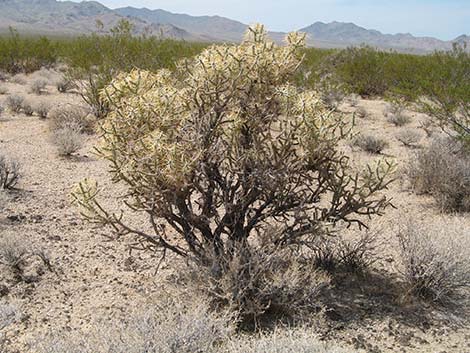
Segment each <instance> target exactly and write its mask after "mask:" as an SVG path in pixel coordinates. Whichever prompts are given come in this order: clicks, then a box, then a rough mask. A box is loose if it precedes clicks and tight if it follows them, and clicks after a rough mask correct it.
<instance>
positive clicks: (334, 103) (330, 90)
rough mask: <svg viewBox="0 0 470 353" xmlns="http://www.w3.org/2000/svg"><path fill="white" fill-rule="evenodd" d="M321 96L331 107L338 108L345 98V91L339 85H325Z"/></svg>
mask: <svg viewBox="0 0 470 353" xmlns="http://www.w3.org/2000/svg"><path fill="white" fill-rule="evenodd" d="M321 97H322V100H323V102H324V103H325V105H326V106H327V107H328V108H329V109H332V110H336V109H338V107H339V105H340V104H341V103H342V102H343V100H344V93H343V92H342V91H341V89H340V88H339V87H323V89H322V91H321Z"/></svg>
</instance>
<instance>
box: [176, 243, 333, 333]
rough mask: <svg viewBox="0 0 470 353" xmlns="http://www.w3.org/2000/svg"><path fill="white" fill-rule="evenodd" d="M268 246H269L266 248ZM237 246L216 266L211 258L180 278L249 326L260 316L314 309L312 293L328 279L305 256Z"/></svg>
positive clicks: (294, 314) (292, 314)
mask: <svg viewBox="0 0 470 353" xmlns="http://www.w3.org/2000/svg"><path fill="white" fill-rule="evenodd" d="M269 248H271V250H269ZM242 251H247V250H246V249H242V250H241V251H239V252H238V253H236V254H235V255H234V257H233V258H231V259H230V260H229V261H228V263H226V267H227V268H225V269H222V268H218V266H219V265H218V264H217V261H218V260H216V258H215V257H214V259H213V261H212V262H209V263H208V264H206V265H203V266H201V264H198V263H195V264H194V266H193V265H190V267H189V269H188V271H184V272H185V273H186V274H185V275H183V276H182V281H183V282H186V284H187V286H189V288H190V289H191V290H194V291H195V292H197V293H200V295H201V296H204V297H208V298H210V299H211V301H212V305H214V306H215V307H221V308H228V309H229V310H230V311H231V312H236V313H238V315H239V316H240V320H241V323H242V324H247V325H252V324H253V323H255V324H256V323H257V322H258V320H260V319H262V318H269V317H271V316H272V317H283V316H288V317H295V318H297V319H298V318H299V317H300V316H301V315H302V314H304V313H305V312H308V311H311V310H312V309H313V308H318V307H319V301H318V297H319V294H320V292H321V290H322V289H324V288H325V287H326V286H328V285H329V283H330V278H329V277H328V275H326V274H325V273H324V272H322V271H320V270H318V269H317V268H316V264H315V263H314V262H313V261H311V259H310V258H309V257H304V256H302V255H301V254H297V253H294V252H292V251H291V250H285V251H282V252H279V251H275V250H274V249H273V248H272V245H269V244H263V245H262V246H260V247H259V248H258V249H256V250H254V249H253V250H251V254H250V255H249V256H248V255H247V254H244V253H242Z"/></svg>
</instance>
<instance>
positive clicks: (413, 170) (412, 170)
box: [405, 136, 470, 212]
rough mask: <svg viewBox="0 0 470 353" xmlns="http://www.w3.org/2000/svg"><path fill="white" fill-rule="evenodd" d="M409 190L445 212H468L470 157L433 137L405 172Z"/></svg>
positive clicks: (445, 140) (460, 147)
mask: <svg viewBox="0 0 470 353" xmlns="http://www.w3.org/2000/svg"><path fill="white" fill-rule="evenodd" d="M405 174H406V176H407V177H408V179H409V180H410V182H411V186H412V188H413V189H414V190H415V191H416V192H418V193H428V194H431V195H433V196H434V198H435V199H436V201H437V203H438V204H439V206H440V207H441V208H442V210H444V211H448V212H455V211H463V212H468V211H470V157H469V154H468V150H467V148H466V147H465V146H464V145H463V144H462V143H460V142H459V141H456V140H455V139H453V138H451V137H446V138H444V137H442V136H440V137H436V138H434V139H433V140H432V141H431V143H430V145H429V146H428V147H426V148H423V149H421V150H419V151H417V152H416V153H415V154H414V156H413V157H412V158H411V160H410V161H409V163H408V165H407V166H406V168H405Z"/></svg>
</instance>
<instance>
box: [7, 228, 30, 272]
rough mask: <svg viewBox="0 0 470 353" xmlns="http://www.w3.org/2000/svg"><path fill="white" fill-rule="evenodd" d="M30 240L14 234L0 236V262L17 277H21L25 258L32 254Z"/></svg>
mask: <svg viewBox="0 0 470 353" xmlns="http://www.w3.org/2000/svg"><path fill="white" fill-rule="evenodd" d="M32 253H33V250H32V248H31V244H30V242H28V241H26V240H25V239H21V238H20V237H19V236H16V235H3V236H2V238H0V263H2V264H3V265H5V266H6V267H7V268H8V269H9V270H10V271H11V272H12V274H13V275H14V276H15V278H17V279H21V278H22V275H23V269H24V266H25V264H26V260H27V259H28V258H29V257H30V256H31V255H32Z"/></svg>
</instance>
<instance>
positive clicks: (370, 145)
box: [353, 135, 389, 154]
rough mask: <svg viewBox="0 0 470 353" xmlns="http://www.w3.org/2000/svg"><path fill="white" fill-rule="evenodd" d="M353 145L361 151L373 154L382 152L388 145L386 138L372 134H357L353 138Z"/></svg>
mask: <svg viewBox="0 0 470 353" xmlns="http://www.w3.org/2000/svg"><path fill="white" fill-rule="evenodd" d="M353 145H354V146H357V147H359V148H360V149H361V150H363V151H366V152H368V153H374V154H379V153H382V151H383V150H384V149H386V148H387V147H388V146H389V144H388V142H387V141H386V140H384V139H382V138H380V137H376V136H373V135H358V136H356V138H355V139H354V140H353Z"/></svg>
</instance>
